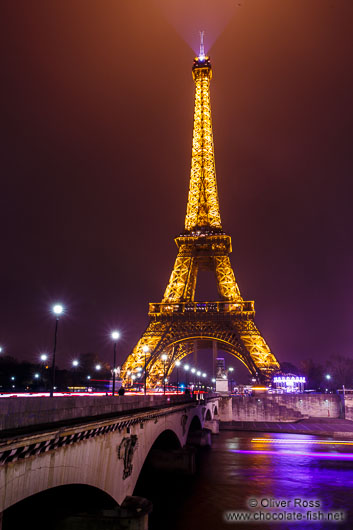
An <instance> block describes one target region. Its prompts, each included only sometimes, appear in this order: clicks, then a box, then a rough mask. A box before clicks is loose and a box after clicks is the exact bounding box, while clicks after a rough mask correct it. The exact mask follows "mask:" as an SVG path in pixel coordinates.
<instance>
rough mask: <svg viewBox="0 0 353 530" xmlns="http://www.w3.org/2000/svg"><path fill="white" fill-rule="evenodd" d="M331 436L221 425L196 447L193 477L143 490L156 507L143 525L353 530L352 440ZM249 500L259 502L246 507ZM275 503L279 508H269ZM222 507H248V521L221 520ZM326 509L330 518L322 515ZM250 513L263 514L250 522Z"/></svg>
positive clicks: (174, 529)
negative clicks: (208, 443) (208, 444)
mask: <svg viewBox="0 0 353 530" xmlns="http://www.w3.org/2000/svg"><path fill="white" fill-rule="evenodd" d="M256 439H257V440H256ZM323 442H324V443H323ZM327 442H329V443H327ZM331 442H334V440H332V439H331V438H327V437H326V438H325V437H317V436H310V435H292V434H283V433H281V434H273V433H271V434H268V433H267V434H266V433H239V432H234V431H222V432H221V433H220V434H219V435H214V436H213V438H212V443H213V446H212V449H209V450H202V451H201V453H200V455H199V466H198V472H197V474H196V476H193V477H175V478H173V479H171V478H170V477H168V476H164V478H161V477H159V478H158V481H159V483H157V481H156V480H155V481H154V482H151V483H150V486H149V495H146V496H148V497H149V498H151V497H152V500H153V503H154V507H155V509H154V514H153V515H152V517H151V524H150V529H151V530H159V529H162V528H163V529H165V528H168V530H191V529H192V530H198V529H200V530H201V529H202V530H218V529H223V528H224V529H228V530H229V529H230V528H236V529H239V528H246V529H250V528H251V529H263V528H270V529H272V528H273V529H276V530H283V529H300V530H302V529H309V528H313V529H317V530H321V529H326V528H327V529H331V530H332V529H334V528H341V529H353V443H352V445H349V444H347V443H344V444H343V443H342V444H332V443H331ZM160 481H164V482H163V483H162V484H161V483H160ZM250 499H255V500H252V501H250ZM310 501H312V502H311V503H310ZM249 502H252V503H253V504H254V503H255V502H257V503H258V504H257V506H256V507H252V508H250V507H249V506H248V503H249ZM276 502H277V503H278V502H282V505H284V506H283V507H279V508H277V507H271V506H269V504H270V503H272V504H273V503H276ZM306 503H309V504H308V505H307V504H306ZM310 504H312V506H310ZM229 511H230V512H232V511H237V512H239V511H244V512H246V513H250V516H246V515H245V516H244V517H251V522H247V523H244V522H243V523H241V522H236V521H233V522H232V523H230V522H228V523H227V522H226V521H225V520H224V517H225V513H226V512H229ZM260 511H261V512H262V513H263V515H262V516H261V515H260ZM309 511H310V513H309ZM275 512H276V513H275ZM280 512H281V513H282V515H279V513H280ZM285 512H286V513H285ZM298 512H299V514H301V515H288V513H292V514H294V513H296V514H298ZM328 512H332V515H330V517H331V518H332V519H333V522H327V521H323V520H322V519H323V518H324V517H329V516H328V515H327V513H328ZM255 513H258V514H259V515H255ZM320 513H321V515H320ZM342 514H344V515H342ZM229 517H242V516H239V515H236V516H234V515H230V516H229ZM256 517H262V518H265V520H263V521H261V522H260V523H259V522H255V521H254V518H256ZM266 517H267V518H268V517H276V518H277V519H280V522H270V521H268V520H266ZM284 517H287V518H288V517H289V518H291V517H292V519H293V518H294V517H296V518H301V519H302V520H301V521H300V522H298V521H297V522H293V520H290V521H288V520H287V521H286V522H285V521H284V520H283V519H282V520H281V518H284ZM315 517H316V518H317V519H318V520H314V518H315ZM342 517H344V518H345V520H344V521H342ZM334 518H336V519H334ZM320 519H321V520H320Z"/></svg>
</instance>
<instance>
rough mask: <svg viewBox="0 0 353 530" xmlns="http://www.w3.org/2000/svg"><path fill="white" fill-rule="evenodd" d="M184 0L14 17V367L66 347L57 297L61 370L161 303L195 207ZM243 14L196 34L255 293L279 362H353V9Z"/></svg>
mask: <svg viewBox="0 0 353 530" xmlns="http://www.w3.org/2000/svg"><path fill="white" fill-rule="evenodd" d="M166 3H168V0H166ZM211 3H212V2H211ZM221 3H222V2H219V3H218V5H221ZM176 4H177V0H175V2H174V0H169V4H168V5H169V8H168V9H163V10H162V9H161V7H160V2H159V0H158V1H157V0H155V1H151V2H146V0H134V2H131V0H125V1H119V2H116V1H115V0H105V1H104V2H101V1H99V0H91V1H90V2H87V1H86V0H71V1H70V2H62V1H61V0H51V1H50V2H48V1H47V0H33V1H28V0H18V1H16V2H13V0H5V1H4V2H3V4H2V8H1V25H2V31H1V33H2V40H3V45H2V53H3V55H4V56H3V58H2V61H1V70H2V72H1V73H2V81H1V91H2V99H1V103H2V112H1V125H2V141H1V174H2V179H1V194H0V227H1V228H0V230H1V238H0V241H1V274H0V293H1V298H0V313H1V314H0V344H2V345H3V346H4V348H6V351H7V352H8V353H10V354H12V355H15V356H17V357H19V358H28V359H34V358H35V356H36V355H37V354H39V353H40V352H41V351H44V350H48V349H49V350H50V349H51V347H52V336H53V327H54V321H53V318H52V316H51V315H50V314H49V313H48V308H49V307H50V304H51V303H52V302H55V301H57V300H58V301H62V302H63V303H64V304H65V305H66V306H67V315H66V316H65V317H64V318H63V319H62V322H60V329H59V349H58V360H59V364H60V365H62V366H65V365H66V364H67V363H68V362H69V360H70V359H72V358H73V357H74V356H75V355H77V353H80V352H87V351H97V352H98V353H100V354H102V356H103V357H104V358H106V359H109V358H110V356H111V344H110V339H109V332H110V330H111V329H112V328H114V327H116V328H118V329H120V330H121V332H122V340H121V342H120V343H119V350H118V351H119V354H120V355H121V356H125V355H127V354H128V353H129V351H130V350H131V348H132V347H133V345H134V343H135V342H136V341H137V339H138V338H139V336H140V335H141V333H142V332H143V330H144V329H145V326H146V325H147V309H148V302H152V301H154V302H158V301H160V300H161V298H162V295H163V292H164V289H165V286H166V283H167V281H168V278H169V275H170V272H171V269H172V266H173V263H174V259H175V257H176V252H177V249H176V246H175V244H174V242H173V238H174V236H176V235H177V234H178V233H180V231H181V230H182V228H183V223H184V216H185V210H186V199H187V192H188V180H189V172H190V155H191V139H192V117H193V116H192V113H193V97H194V84H193V80H192V76H191V66H192V61H193V56H194V52H193V51H192V50H191V48H190V47H189V45H188V44H186V42H194V40H195V35H197V26H198V25H199V22H198V20H197V15H195V10H194V11H193V12H192V10H190V9H188V8H187V5H189V6H191V5H193V3H192V1H190V2H188V3H186V2H185V16H184V19H185V26H184V28H182V21H183V17H182V16H180V13H179V14H176V12H175V6H176ZM235 4H236V6H237V8H238V9H236V10H235V14H234V16H233V17H231V14H232V9H231V6H230V2H229V1H225V4H224V12H222V13H223V14H224V16H223V15H222V16H219V18H217V17H215V15H214V13H213V12H212V9H211V7H210V8H209V10H205V11H203V13H202V17H201V15H200V25H201V24H203V26H205V29H206V31H207V32H208V36H209V37H208V38H209V40H208V41H207V37H206V43H207V42H208V43H209V42H210V40H212V41H214V45H213V47H212V48H211V50H209V53H210V55H211V61H212V65H213V73H214V76H213V80H212V84H211V91H212V93H211V97H212V112H213V125H214V138H215V149H216V167H217V178H218V187H219V196H220V206H221V215H222V221H223V227H224V230H225V231H226V232H227V233H229V234H230V235H231V236H232V241H233V254H232V256H231V259H232V264H233V267H234V270H235V274H236V278H237V280H238V283H239V286H240V290H241V293H242V295H243V297H244V298H245V299H246V300H255V303H256V305H255V307H256V310H257V314H256V322H257V324H258V326H259V328H260V329H261V331H262V333H263V335H264V337H265V338H266V340H267V341H268V343H269V345H270V347H271V348H272V350H273V352H274V353H275V355H276V356H277V357H278V359H279V360H280V361H283V360H287V361H292V362H294V363H297V362H299V361H300V360H301V359H304V358H306V357H309V356H310V357H313V358H315V359H316V360H323V359H326V358H330V357H332V356H333V355H334V354H337V353H340V354H343V355H348V356H353V348H352V345H353V326H352V314H353V275H352V270H353V245H352V242H353V208H352V195H353V194H352V192H353V185H352V178H353V157H352V143H353V134H352V133H353V112H352V94H353V68H352V64H353V33H352V27H353V2H352V0H310V1H307V0H286V1H283V0H243V1H241V0H239V2H235ZM238 4H242V5H241V6H238ZM183 5H184V2H183ZM195 5H196V4H195ZM205 13H206V14H209V21H208V19H207V16H205ZM195 19H196V20H195ZM191 20H192V21H193V24H190V21H191ZM221 28H224V29H223V32H222V33H220V29H221ZM200 29H203V28H200ZM217 36H218V38H217ZM204 283H205V282H204ZM210 292H213V288H212V287H210ZM206 294H207V293H206ZM65 363H66V364H65Z"/></svg>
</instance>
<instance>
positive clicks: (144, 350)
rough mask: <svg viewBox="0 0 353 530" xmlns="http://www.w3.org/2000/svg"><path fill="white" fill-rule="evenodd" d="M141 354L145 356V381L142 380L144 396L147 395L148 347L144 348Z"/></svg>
mask: <svg viewBox="0 0 353 530" xmlns="http://www.w3.org/2000/svg"><path fill="white" fill-rule="evenodd" d="M142 349H143V353H144V354H145V380H144V382H143V383H144V384H143V387H144V394H145V395H146V394H147V352H148V351H149V347H148V346H144V347H143V348H142Z"/></svg>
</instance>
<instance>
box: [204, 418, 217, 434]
mask: <svg viewBox="0 0 353 530" xmlns="http://www.w3.org/2000/svg"><path fill="white" fill-rule="evenodd" d="M204 428H205V429H208V430H210V431H211V433H212V434H219V420H206V421H205V423H204Z"/></svg>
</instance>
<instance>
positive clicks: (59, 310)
mask: <svg viewBox="0 0 353 530" xmlns="http://www.w3.org/2000/svg"><path fill="white" fill-rule="evenodd" d="M63 311H64V308H63V306H62V305H61V304H55V305H54V306H53V307H52V312H53V313H54V315H55V317H56V318H55V332H54V348H53V361H52V367H51V389H50V397H53V395H54V387H55V353H56V339H57V335H58V324H59V316H60V315H61V314H62V313H63Z"/></svg>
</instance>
